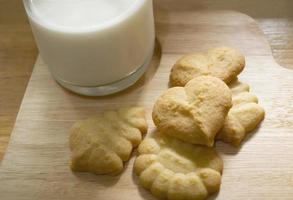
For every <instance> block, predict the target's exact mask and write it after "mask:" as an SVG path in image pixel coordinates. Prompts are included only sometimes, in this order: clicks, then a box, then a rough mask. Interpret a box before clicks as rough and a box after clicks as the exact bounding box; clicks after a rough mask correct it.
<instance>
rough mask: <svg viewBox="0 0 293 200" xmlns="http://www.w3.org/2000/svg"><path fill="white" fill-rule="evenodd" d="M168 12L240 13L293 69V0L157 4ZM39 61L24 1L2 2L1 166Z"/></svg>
mask: <svg viewBox="0 0 293 200" xmlns="http://www.w3.org/2000/svg"><path fill="white" fill-rule="evenodd" d="M156 2H158V4H161V7H162V5H163V4H165V6H163V7H164V9H170V10H174V12H177V11H178V10H199V9H209V10H223V9H226V10H227V9H228V10H237V11H240V12H243V13H246V14H248V15H250V16H252V17H253V18H255V19H256V20H257V22H258V23H259V25H260V27H261V29H262V30H263V32H264V33H265V36H266V38H267V39H268V41H269V43H270V45H271V48H272V52H273V56H274V57H275V60H276V61H277V62H278V63H279V64H281V65H282V66H284V67H287V68H293V12H292V7H293V1H291V0H278V1H276V0H246V1H243V0H221V1H217V0H180V1H178V0H156ZM36 57H37V49H36V46H35V43H34V40H33V37H32V34H31V31H30V27H29V24H28V21H27V18H26V15H25V11H24V9H23V6H22V1H21V0H0V96H1V98H0V162H1V159H2V157H3V155H4V152H5V149H6V146H7V144H8V141H9V138H10V133H11V131H12V128H13V125H14V121H15V118H16V115H17V112H18V109H19V106H20V103H21V100H22V97H23V94H24V92H25V89H26V85H27V82H28V80H29V77H30V75H31V71H32V68H33V64H34V63H35V60H36Z"/></svg>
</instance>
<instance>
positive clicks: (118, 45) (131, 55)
mask: <svg viewBox="0 0 293 200" xmlns="http://www.w3.org/2000/svg"><path fill="white" fill-rule="evenodd" d="M23 1H24V5H25V8H26V11H27V14H28V17H29V20H30V24H31V27H32V31H33V34H34V37H35V40H36V42H37V46H38V49H39V52H40V55H41V57H42V59H43V61H44V62H45V64H46V65H47V66H48V67H49V69H50V72H51V74H52V76H53V77H54V78H55V80H56V81H57V82H58V83H59V84H60V85H62V86H63V87H65V88H67V89H69V90H71V91H73V92H76V93H79V94H83V95H89V96H102V95H107V94H111V93H115V92H118V91H120V90H123V89H125V88H127V87H129V86H130V85H132V84H134V83H135V82H136V81H137V80H138V79H139V78H140V77H141V76H142V74H143V73H144V72H145V70H146V68H147V67H148V63H149V61H150V60H151V57H152V55H153V50H154V41H155V31H154V17H153V5H152V0H23Z"/></svg>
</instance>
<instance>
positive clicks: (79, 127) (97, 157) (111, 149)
mask: <svg viewBox="0 0 293 200" xmlns="http://www.w3.org/2000/svg"><path fill="white" fill-rule="evenodd" d="M146 132H147V122H146V119H145V111H144V109H143V108H139V107H132V108H121V109H119V110H117V111H108V112H105V113H104V115H103V116H101V117H95V118H89V119H86V120H82V121H78V122H76V123H75V124H74V125H73V127H72V128H71V134H70V139H69V143H70V149H71V151H72V157H71V161H72V162H71V168H72V170H74V171H87V172H92V173H95V174H117V173H119V172H121V171H122V170H123V161H127V160H128V159H129V157H130V154H131V152H132V149H133V147H135V146H138V145H139V144H140V142H141V140H142V133H146Z"/></svg>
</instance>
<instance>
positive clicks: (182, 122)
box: [152, 76, 232, 146]
mask: <svg viewBox="0 0 293 200" xmlns="http://www.w3.org/2000/svg"><path fill="white" fill-rule="evenodd" d="M231 96H232V95H231V91H230V89H229V88H228V86H227V85H226V84H225V83H224V82H223V81H221V80H220V79H218V78H216V77H212V76H200V77H197V78H194V79H192V80H191V81H189V82H188V83H187V84H186V85H185V87H173V88H170V89H168V90H167V91H165V92H164V93H163V94H162V95H161V96H160V97H159V98H158V100H157V101H156V103H155V105H154V108H153V113H152V117H153V121H154V123H155V125H156V126H157V128H158V129H159V130H160V131H161V132H163V133H166V134H168V135H170V136H172V137H175V138H178V139H180V140H183V141H185V142H189V143H193V144H202V145H207V146H212V145H213V143H214V138H215V136H216V134H217V132H218V131H219V130H220V129H221V127H222V126H223V123H224V120H225V117H226V115H227V113H228V111H229V109H230V107H231V106H232V101H231Z"/></svg>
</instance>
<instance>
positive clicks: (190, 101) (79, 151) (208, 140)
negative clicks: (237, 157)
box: [69, 48, 264, 200]
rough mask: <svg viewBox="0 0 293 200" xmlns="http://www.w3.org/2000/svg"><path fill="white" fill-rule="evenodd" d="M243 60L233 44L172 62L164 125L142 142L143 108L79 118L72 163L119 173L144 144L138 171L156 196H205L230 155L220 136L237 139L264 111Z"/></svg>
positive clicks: (159, 104) (162, 108)
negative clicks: (223, 154) (220, 147)
mask: <svg viewBox="0 0 293 200" xmlns="http://www.w3.org/2000/svg"><path fill="white" fill-rule="evenodd" d="M244 66H245V60H244V56H243V55H242V54H241V53H239V52H238V51H237V50H235V49H231V48H217V49H213V50H211V51H209V52H208V53H206V54H191V55H187V56H184V57H183V58H181V59H180V60H178V62H176V64H175V65H174V66H173V68H172V71H171V74H170V82H171V84H172V86H173V87H172V88H170V89H168V90H167V91H165V92H164V93H163V94H162V95H161V96H160V97H159V98H158V100H157V101H156V102H155V105H154V108H153V112H152V118H153V121H154V123H155V125H156V127H157V130H156V131H155V132H153V133H151V134H149V135H148V136H147V137H146V138H145V139H144V140H143V141H142V134H144V133H146V132H147V122H146V118H145V111H144V109H143V108H140V107H132V108H121V109H119V110H117V111H108V112H105V113H104V115H103V116H101V117H95V118H89V119H86V120H83V121H79V122H76V123H75V125H74V126H73V127H72V129H71V134H70V140H69V142H70V149H71V151H72V157H71V169H72V170H74V171H87V172H92V173H95V174H110V175H115V174H118V173H120V172H122V170H123V162H125V161H127V160H129V158H130V155H131V152H132V150H133V148H134V147H137V146H138V145H139V147H138V152H139V156H138V157H137V158H136V161H135V164H134V171H135V173H136V174H137V175H138V176H139V180H140V183H141V185H142V186H143V187H145V188H146V189H148V190H150V191H151V193H152V194H153V195H154V196H156V197H158V198H160V199H169V200H181V199H183V200H201V199H206V198H207V197H208V196H209V195H210V194H212V193H215V192H217V191H219V188H220V184H221V173H222V170H223V161H222V159H221V158H220V157H219V156H218V154H217V152H216V150H215V149H214V148H213V146H214V144H215V141H216V140H222V141H224V142H227V143H231V144H232V145H234V146H238V145H240V144H241V142H242V141H243V139H244V138H245V136H246V134H247V133H249V132H251V131H252V130H254V129H255V128H256V127H257V126H258V124H259V123H260V122H261V121H262V119H263V118H264V110H263V109H262V108H261V107H260V106H259V105H258V99H257V97H256V96H255V95H253V94H252V93H250V92H249V86H248V85H247V84H244V83H241V82H239V81H238V80H237V75H238V74H240V73H241V71H242V70H243V68H244ZM141 141H142V142H141Z"/></svg>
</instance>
